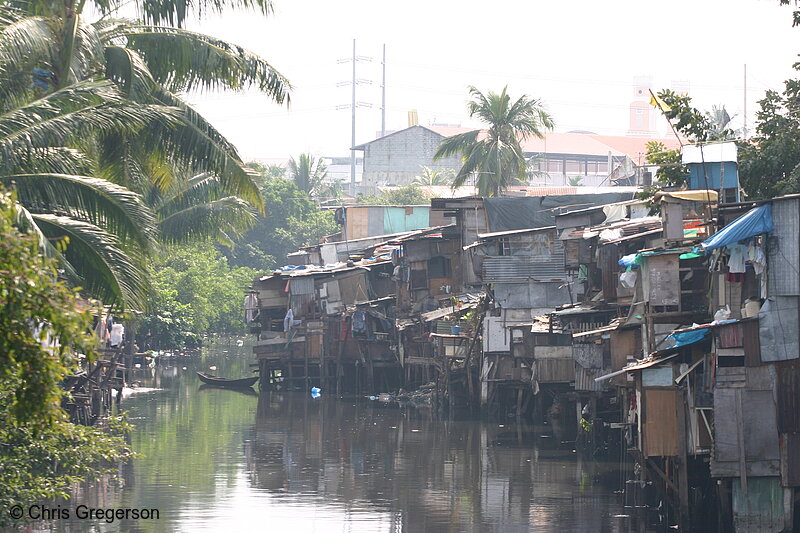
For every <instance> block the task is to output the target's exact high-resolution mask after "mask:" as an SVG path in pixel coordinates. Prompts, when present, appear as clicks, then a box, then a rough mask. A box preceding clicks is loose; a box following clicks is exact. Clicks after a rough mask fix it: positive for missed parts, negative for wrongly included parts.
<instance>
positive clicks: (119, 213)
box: [0, 1, 289, 305]
mask: <svg viewBox="0 0 800 533" xmlns="http://www.w3.org/2000/svg"><path fill="white" fill-rule="evenodd" d="M201 3H203V2H201ZM233 3H236V2H233ZM65 4H69V2H66V3H65ZM65 4H49V3H47V2H43V3H41V4H40V3H37V2H30V3H20V4H19V7H18V8H17V7H13V6H9V5H5V6H2V7H0V96H2V98H1V99H0V100H2V102H0V153H2V158H1V159H0V180H2V181H3V182H5V183H12V184H13V185H14V186H15V188H16V192H17V197H18V199H19V217H18V218H19V223H20V224H21V225H24V226H27V227H29V228H30V229H31V230H32V231H36V232H37V233H38V234H39V235H40V236H41V237H42V239H41V240H42V243H43V248H44V249H45V250H47V251H48V252H49V253H58V252H62V259H65V260H64V261H63V264H64V269H65V271H66V272H67V274H72V275H74V276H75V277H77V278H78V280H79V281H78V282H79V284H80V285H81V286H83V287H84V288H85V289H87V290H88V291H89V292H90V293H91V294H93V295H95V296H99V297H101V298H103V299H104V300H105V301H106V302H107V303H117V304H119V305H123V304H124V303H128V304H134V305H136V303H137V302H139V303H141V302H142V301H143V299H142V298H140V297H139V296H141V295H143V294H144V293H145V291H146V279H145V277H144V275H143V270H142V268H141V266H142V264H143V263H144V262H145V258H146V255H147V254H148V253H149V252H150V251H152V249H153V245H154V240H155V238H156V236H158V235H160V236H162V237H163V239H162V240H163V241H165V242H180V241H181V240H185V239H187V238H196V237H200V238H209V237H211V238H215V239H217V240H220V241H223V242H224V241H230V238H231V237H232V236H235V235H237V233H240V232H241V230H242V229H243V228H245V227H247V225H248V224H249V223H250V221H251V220H252V213H251V212H250V210H249V206H248V205H247V204H246V203H245V201H244V200H247V201H249V202H251V203H252V204H253V205H255V206H256V207H259V208H260V207H261V203H262V199H261V195H260V193H259V191H258V188H257V187H256V186H255V184H254V183H253V180H252V178H251V175H250V173H249V172H248V171H247V170H245V169H244V166H243V164H242V162H241V160H240V158H239V157H238V154H237V153H236V150H235V149H234V148H233V146H232V145H230V143H228V141H227V140H225V138H224V137H223V136H222V135H221V134H219V132H217V131H216V130H215V129H214V128H213V127H212V126H211V125H210V124H208V123H207V122H206V121H205V120H204V119H203V117H201V116H200V115H199V114H198V113H196V112H195V111H193V110H192V109H191V108H189V107H188V106H187V105H186V104H184V103H183V102H182V101H181V100H180V99H179V98H178V97H177V96H175V94H176V93H178V92H181V91H184V90H189V89H194V88H229V89H234V90H238V89H241V88H245V87H248V86H254V87H256V88H258V89H260V90H262V91H264V92H266V93H268V94H269V95H270V96H271V97H272V98H273V99H274V100H275V101H277V102H284V101H288V92H287V91H288V87H289V86H288V83H287V82H286V80H285V79H284V78H283V77H282V76H280V74H279V73H277V71H275V70H274V69H273V68H272V67H271V66H269V64H268V63H266V62H265V61H263V60H261V59H260V58H257V57H256V56H254V55H253V54H250V53H249V52H247V51H246V50H243V49H241V48H239V47H236V46H234V45H231V44H228V43H224V42H222V41H219V40H215V39H213V38H210V37H207V36H203V35H201V34H196V33H192V32H186V31H183V30H181V29H179V28H178V29H176V28H170V27H159V26H154V25H151V26H146V25H143V24H138V23H134V22H131V21H116V20H111V19H102V20H100V21H98V22H96V23H94V24H83V23H80V22H79V17H80V8H81V7H82V6H83V2H77V3H75V4H74V6H73V8H74V9H73V10H70V9H66V11H63V10H62V9H61V8H62V7H63V6H64V5H65ZM203 4H204V5H205V3H203ZM181 5H183V3H182V2H181V1H178V2H170V3H161V2H159V3H151V4H149V5H147V6H145V7H144V8H143V10H142V13H143V15H144V16H145V17H146V19H147V20H148V21H149V22H151V23H157V22H159V21H161V20H164V19H165V18H168V17H167V14H168V12H169V10H170V9H177V10H178V11H180V10H181V9H182V8H181V7H180V6H181ZM215 5H216V6H217V7H220V6H221V3H219V2H216V3H215ZM257 5H258V6H261V7H264V6H265V5H266V4H264V3H262V2H260V1H257ZM159 6H160V7H159ZM100 7H101V9H103V10H104V11H105V12H109V11H110V10H111V8H112V7H113V6H112V5H110V4H109V5H108V6H106V7H105V8H104V7H103V6H100ZM154 7H155V8H157V9H156V12H151V11H152V9H153V8H154ZM207 7H208V6H207ZM211 7H213V6H211ZM162 8H163V9H164V11H158V9H162ZM32 13H35V16H34V15H33V14H32ZM76 13H77V14H76ZM176 16H177V18H176V19H175V20H177V21H178V22H179V23H180V22H181V21H182V20H183V18H182V17H183V14H182V12H181V13H178V14H177V15H176ZM103 78H106V79H107V80H110V81H102V79H103ZM177 169H180V172H179V171H178V170H177ZM102 178H108V179H102ZM109 180H110V181H109ZM135 193H139V194H138V195H137V194H135ZM141 197H144V198H145V199H146V200H149V201H150V205H149V207H150V209H147V207H146V206H145V205H144V204H143V203H142V200H141ZM153 211H156V212H157V215H158V216H157V218H158V219H157V220H156V218H155V217H154V215H153V214H152V212H153ZM158 230H160V231H158ZM65 237H66V238H65ZM67 240H68V241H69V245H68V246H63V243H65V242H66V241H67ZM53 242H59V243H61V244H62V245H61V246H59V247H58V249H57V248H56V247H54V246H53V245H52V243H53ZM137 295H138V296H137Z"/></svg>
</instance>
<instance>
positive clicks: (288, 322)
mask: <svg viewBox="0 0 800 533" xmlns="http://www.w3.org/2000/svg"><path fill="white" fill-rule="evenodd" d="M293 325H294V311H292V309H291V308H289V310H288V311H286V316H285V317H284V318H283V331H284V333H288V332H289V330H290V329H292V326H293Z"/></svg>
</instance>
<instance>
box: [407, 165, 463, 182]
mask: <svg viewBox="0 0 800 533" xmlns="http://www.w3.org/2000/svg"><path fill="white" fill-rule="evenodd" d="M455 176H456V171H455V170H453V169H452V168H428V167H426V166H425V165H423V166H422V174H420V175H419V176H416V177H415V178H414V180H413V181H412V182H411V184H412V185H419V186H422V187H425V186H436V185H452V184H453V179H454V178H455Z"/></svg>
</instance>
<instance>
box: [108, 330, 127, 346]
mask: <svg viewBox="0 0 800 533" xmlns="http://www.w3.org/2000/svg"><path fill="white" fill-rule="evenodd" d="M124 335H125V326H123V325H122V324H114V325H113V326H111V333H110V334H109V338H108V340H109V343H110V344H111V347H112V348H115V347H117V346H119V345H120V344H122V338H123V336H124Z"/></svg>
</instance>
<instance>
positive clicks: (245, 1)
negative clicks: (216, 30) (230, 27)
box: [95, 0, 272, 27]
mask: <svg viewBox="0 0 800 533" xmlns="http://www.w3.org/2000/svg"><path fill="white" fill-rule="evenodd" d="M95 1H96V3H100V2H102V3H108V4H112V3H114V4H118V3H119V0H100V1H99V2H98V0H95ZM136 3H137V6H138V8H139V12H140V13H141V15H142V18H144V20H146V21H147V22H151V23H153V24H159V23H162V22H168V23H169V25H170V26H178V27H180V26H183V23H184V21H185V20H186V17H187V16H188V14H189V13H192V14H193V15H194V16H197V17H204V16H206V15H208V14H214V13H222V10H223V9H229V8H233V9H250V10H254V11H257V12H260V13H261V14H263V15H269V14H271V13H272V1H271V0H138V1H137V2H136ZM106 11H110V9H107V10H106Z"/></svg>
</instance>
